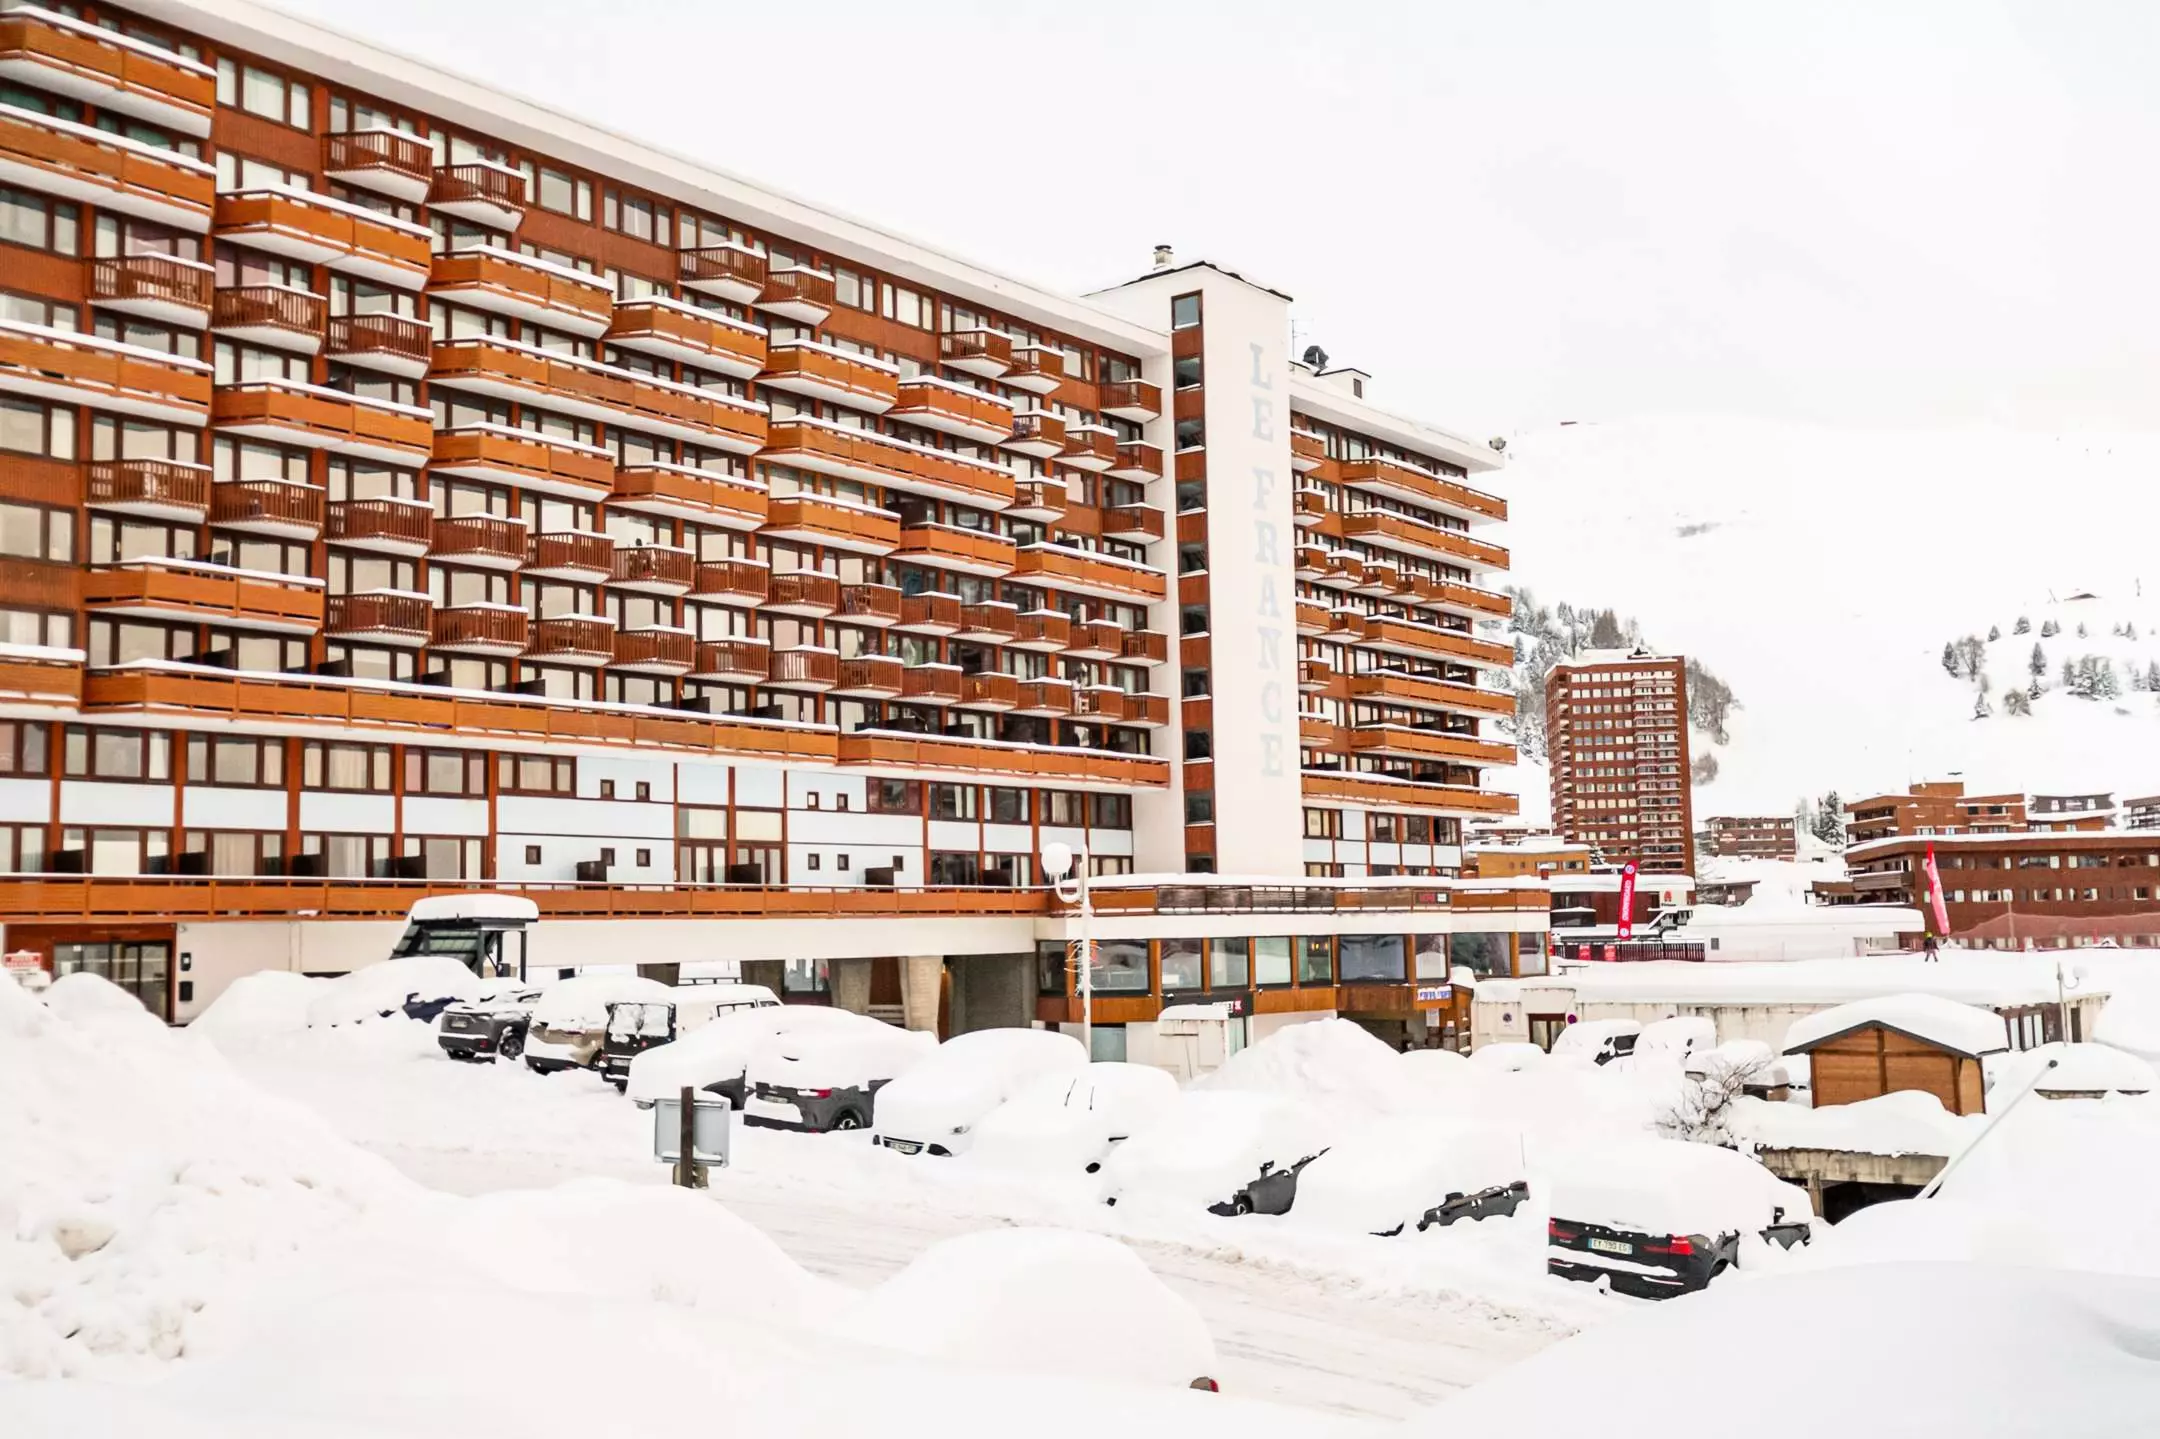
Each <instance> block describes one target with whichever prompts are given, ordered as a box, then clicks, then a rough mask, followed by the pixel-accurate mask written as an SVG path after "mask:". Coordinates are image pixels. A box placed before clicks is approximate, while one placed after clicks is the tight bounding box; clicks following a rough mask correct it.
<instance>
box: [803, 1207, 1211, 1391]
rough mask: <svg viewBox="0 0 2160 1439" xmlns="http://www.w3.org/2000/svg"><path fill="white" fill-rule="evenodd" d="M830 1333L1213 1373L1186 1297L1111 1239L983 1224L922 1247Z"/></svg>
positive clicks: (1018, 1364) (1086, 1369)
mask: <svg viewBox="0 0 2160 1439" xmlns="http://www.w3.org/2000/svg"><path fill="white" fill-rule="evenodd" d="M832 1327H833V1330H834V1332H835V1333H837V1334H840V1335H842V1336H844V1337H847V1338H850V1339H855V1340H858V1341H860V1342H863V1343H867V1344H877V1345H881V1346H883V1347H885V1348H888V1349H896V1350H899V1351H901V1352H903V1353H908V1354H917V1355H921V1356H923V1357H925V1358H935V1359H944V1360H950V1361H953V1362H956V1363H965V1364H975V1365H985V1366H989V1367H994V1368H1004V1369H1021V1370H1028V1371H1031V1372H1034V1373H1037V1374H1046V1375H1056V1376H1060V1377H1069V1378H1079V1379H1085V1378H1091V1377H1093V1376H1095V1375H1098V1374H1101V1373H1103V1372H1105V1371H1106V1370H1108V1371H1111V1372H1115V1373H1117V1374H1118V1375H1119V1376H1121V1377H1122V1378H1125V1379H1129V1380H1137V1381H1139V1382H1143V1383H1148V1384H1163V1385H1168V1386H1171V1387H1173V1388H1183V1387H1185V1386H1186V1385H1189V1384H1190V1383H1191V1382H1192V1381H1193V1380H1195V1379H1198V1378H1200V1377H1202V1376H1212V1375H1213V1374H1214V1373H1215V1342H1214V1340H1213V1339H1211V1338H1210V1337H1209V1336H1208V1331H1207V1326H1206V1325H1205V1324H1204V1323H1202V1322H1201V1319H1200V1316H1199V1314H1198V1313H1197V1312H1196V1311H1195V1310H1194V1309H1193V1307H1192V1304H1191V1303H1190V1302H1189V1301H1187V1300H1186V1299H1184V1298H1183V1297H1182V1296H1180V1295H1177V1294H1175V1293H1172V1292H1171V1291H1170V1290H1169V1289H1168V1288H1166V1287H1165V1286H1164V1284H1163V1282H1162V1281H1161V1280H1160V1279H1157V1278H1156V1277H1155V1276H1154V1274H1152V1273H1151V1272H1149V1270H1148V1267H1147V1266H1146V1265H1145V1264H1143V1263H1141V1262H1140V1260H1139V1259H1138V1258H1137V1257H1136V1256H1135V1255H1134V1254H1133V1252H1132V1251H1131V1250H1129V1249H1127V1248H1126V1247H1125V1246H1124V1245H1123V1244H1120V1243H1118V1242H1117V1241H1116V1240H1114V1239H1108V1238H1105V1237H1103V1236H1101V1235H1096V1234H1082V1233H1077V1232H1074V1231H1071V1230H1057V1229H991V1230H984V1231H982V1232H980V1233H976V1234H965V1235H961V1236H960V1237H959V1238H956V1239H947V1240H945V1241H943V1242H942V1243H939V1244H934V1245H932V1246H931V1247H930V1248H929V1249H927V1250H925V1251H923V1253H922V1255H921V1256H920V1257H919V1258H917V1259H916V1260H915V1261H914V1262H913V1263H912V1264H910V1265H908V1267H907V1268H906V1269H904V1270H902V1271H901V1272H900V1273H899V1274H897V1275H895V1276H894V1277H893V1278H891V1279H889V1280H887V1281H886V1282H885V1283H884V1284H882V1285H880V1286H878V1288H876V1289H874V1290H872V1291H871V1292H870V1293H869V1294H866V1295H864V1296H863V1297H862V1298H861V1299H860V1300H859V1301H857V1302H856V1303H855V1304H854V1306H853V1307H852V1308H850V1309H849V1310H848V1311H847V1313H846V1314H844V1315H843V1316H842V1317H841V1318H840V1319H839V1320H838V1321H837V1322H836V1323H835V1324H834V1325H833V1326H832Z"/></svg>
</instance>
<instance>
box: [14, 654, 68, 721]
mask: <svg viewBox="0 0 2160 1439" xmlns="http://www.w3.org/2000/svg"><path fill="white" fill-rule="evenodd" d="M82 692H83V665H82V653H81V651H79V650H75V651H71V650H60V649H55V650H47V651H45V652H43V653H39V652H37V651H35V650H32V649H30V648H29V647H27V646H25V647H24V648H22V649H20V650H17V651H16V652H15V653H14V654H13V655H11V656H8V657H5V658H0V699H4V700H5V702H6V703H8V704H10V705H45V706H52V707H56V708H57V707H65V708H68V709H79V708H81V706H82Z"/></svg>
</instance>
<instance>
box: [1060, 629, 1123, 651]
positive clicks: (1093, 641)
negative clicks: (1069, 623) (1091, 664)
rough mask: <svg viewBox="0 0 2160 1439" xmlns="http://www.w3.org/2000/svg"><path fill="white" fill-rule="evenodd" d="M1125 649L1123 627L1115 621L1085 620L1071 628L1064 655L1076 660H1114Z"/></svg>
mask: <svg viewBox="0 0 2160 1439" xmlns="http://www.w3.org/2000/svg"><path fill="white" fill-rule="evenodd" d="M1124 649H1125V627H1124V626H1123V625H1121V624H1119V623H1118V622H1117V621H1116V620H1087V621H1084V622H1082V623H1080V624H1077V625H1074V626H1073V636H1072V643H1071V644H1069V645H1067V646H1066V647H1065V653H1066V654H1067V655H1068V656H1070V657H1071V658H1073V659H1076V660H1114V659H1116V658H1117V657H1118V656H1119V655H1120V654H1122V653H1123V652H1124Z"/></svg>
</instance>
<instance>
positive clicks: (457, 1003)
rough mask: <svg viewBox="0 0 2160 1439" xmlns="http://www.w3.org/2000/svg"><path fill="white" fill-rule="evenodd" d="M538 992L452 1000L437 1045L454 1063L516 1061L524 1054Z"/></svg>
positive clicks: (438, 1024)
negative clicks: (464, 1060) (528, 1028)
mask: <svg viewBox="0 0 2160 1439" xmlns="http://www.w3.org/2000/svg"><path fill="white" fill-rule="evenodd" d="M539 998H540V991H539V990H537V989H521V990H517V991H515V992H514V993H510V994H501V995H496V996H494V997H492V998H489V999H461V1000H453V1001H451V1002H450V1003H449V1004H447V1005H446V1006H444V1008H443V1010H442V1014H441V1017H440V1018H439V1019H438V1020H437V1021H436V1024H435V1042H436V1043H437V1044H438V1045H440V1046H442V1049H443V1051H444V1053H446V1054H448V1055H449V1056H450V1057H451V1058H452V1059H468V1060H476V1061H477V1060H483V1059H487V1060H492V1059H497V1058H501V1059H516V1058H517V1057H518V1056H519V1055H521V1054H523V1053H524V1052H525V1029H526V1026H527V1025H528V1024H530V1023H531V1021H532V1007H533V1003H534V1001H536V1000H538V999H539Z"/></svg>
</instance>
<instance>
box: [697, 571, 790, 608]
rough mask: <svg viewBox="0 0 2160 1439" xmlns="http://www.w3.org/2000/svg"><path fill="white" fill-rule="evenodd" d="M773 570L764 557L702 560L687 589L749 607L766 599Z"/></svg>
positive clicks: (703, 597) (705, 597)
mask: <svg viewBox="0 0 2160 1439" xmlns="http://www.w3.org/2000/svg"><path fill="white" fill-rule="evenodd" d="M771 578H772V571H771V569H770V568H768V567H767V565H766V564H765V562H764V561H763V560H747V559H737V560H705V561H703V562H701V563H700V564H699V565H698V567H697V578H696V579H695V580H694V581H692V583H691V586H690V593H691V594H693V595H695V596H696V597H697V598H698V599H701V600H710V601H712V602H713V603H715V604H723V605H740V606H744V607H746V608H747V607H750V606H754V605H761V604H763V603H765V594H766V587H767V583H768V582H769V581H770V580H771Z"/></svg>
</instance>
